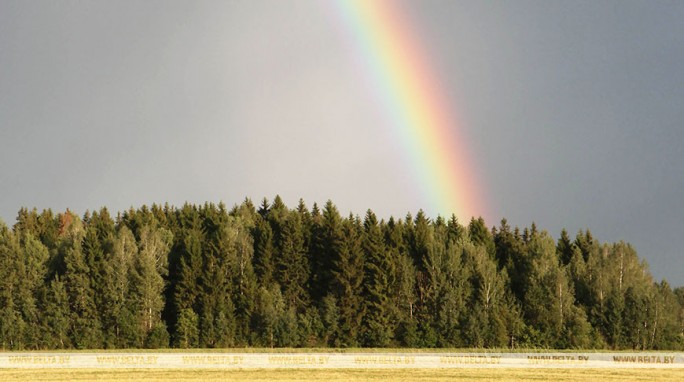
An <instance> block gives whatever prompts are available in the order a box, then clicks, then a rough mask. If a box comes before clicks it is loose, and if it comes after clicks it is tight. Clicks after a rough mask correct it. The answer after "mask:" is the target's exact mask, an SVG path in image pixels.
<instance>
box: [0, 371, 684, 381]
mask: <svg viewBox="0 0 684 382" xmlns="http://www.w3.org/2000/svg"><path fill="white" fill-rule="evenodd" d="M599 380H600V381H602V382H610V381H662V382H665V381H672V382H675V381H677V382H679V381H682V380H684V371H683V370H682V369H671V370H663V369H538V370H530V369H421V370H418V369H408V370H240V371H223V370H85V369H80V370H70V369H54V370H46V369H41V370H16V369H5V370H0V381H3V382H15V381H16V382H19V381H21V382H24V381H65V382H66V381H68V382H76V381H98V382H100V381H106V382H109V381H111V382H114V381H149V382H161V381H326V382H335V381H340V382H342V381H383V382H389V381H554V382H571V381H572V382H589V381H599Z"/></svg>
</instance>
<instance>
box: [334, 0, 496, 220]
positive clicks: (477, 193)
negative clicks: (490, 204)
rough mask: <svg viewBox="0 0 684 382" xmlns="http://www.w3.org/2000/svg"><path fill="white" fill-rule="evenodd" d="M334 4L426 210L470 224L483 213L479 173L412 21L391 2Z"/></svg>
mask: <svg viewBox="0 0 684 382" xmlns="http://www.w3.org/2000/svg"><path fill="white" fill-rule="evenodd" d="M334 4H335V13H336V14H337V15H338V16H339V18H340V19H341V20H342V25H343V26H344V29H345V30H346V31H347V34H348V35H349V36H350V37H351V41H352V45H353V48H354V50H355V51H356V52H357V54H358V57H357V59H359V60H360V63H361V67H362V68H363V71H364V72H365V75H366V77H367V79H368V81H369V82H370V83H369V85H370V86H369V87H370V88H372V89H373V90H374V92H375V93H376V94H375V96H376V98H377V99H378V100H379V102H380V103H381V105H382V107H383V109H384V111H385V113H386V115H387V117H388V119H389V122H390V124H391V131H392V132H393V135H395V136H396V137H398V139H399V141H400V143H401V145H402V146H403V148H404V149H405V152H406V153H407V163H408V166H409V167H410V170H411V173H412V175H413V176H414V178H415V184H416V185H417V187H418V188H419V189H420V192H421V193H422V195H423V196H424V198H425V199H426V200H425V202H426V203H427V204H429V207H428V208H427V211H428V212H430V213H434V212H436V213H437V214H440V215H442V216H451V214H455V215H456V216H457V217H459V218H461V219H468V220H469V219H470V218H471V217H473V216H482V215H485V214H486V211H484V209H483V203H482V200H483V198H484V197H483V193H482V189H481V188H480V186H479V184H480V183H479V182H478V180H477V178H476V175H475V173H476V171H474V170H473V169H474V167H473V165H472V164H471V163H470V161H469V159H468V158H469V155H468V150H467V148H466V144H465V142H464V139H459V136H458V133H460V131H459V130H460V126H459V123H457V122H458V121H457V118H456V117H455V115H454V114H455V113H454V112H453V111H452V110H451V109H452V108H451V107H450V106H449V102H448V99H447V98H446V97H445V96H444V91H443V90H442V89H440V87H439V82H438V81H437V80H436V78H435V76H434V74H433V72H434V71H433V70H432V68H431V67H430V66H429V65H428V57H429V56H428V55H427V53H426V52H425V51H424V50H423V49H422V47H423V44H421V41H420V40H419V39H418V36H416V33H415V27H414V26H413V23H412V21H411V20H410V19H409V18H408V17H407V15H406V13H405V12H404V11H403V10H402V9H401V8H400V6H399V4H398V2H395V1H385V0H339V1H336V2H335V3H334ZM395 139H396V138H395ZM468 220H466V221H465V222H467V221H468Z"/></svg>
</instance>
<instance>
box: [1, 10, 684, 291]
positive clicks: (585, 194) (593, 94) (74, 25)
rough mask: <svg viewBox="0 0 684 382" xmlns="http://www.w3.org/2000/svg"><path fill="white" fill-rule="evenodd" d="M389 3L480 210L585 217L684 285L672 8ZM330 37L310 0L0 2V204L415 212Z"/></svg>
mask: <svg viewBox="0 0 684 382" xmlns="http://www.w3.org/2000/svg"><path fill="white" fill-rule="evenodd" d="M404 8H405V9H406V10H407V11H408V14H409V16H410V18H411V19H412V20H414V26H415V28H416V29H415V31H414V32H415V33H416V34H417V35H418V36H419V37H420V39H421V40H422V41H423V43H424V44H425V47H426V49H425V51H426V52H429V53H430V54H431V57H430V62H431V63H433V64H434V66H435V67H434V70H435V72H436V73H437V74H438V75H439V78H440V79H441V81H442V85H443V86H444V89H445V90H446V92H447V95H448V96H449V97H450V102H452V104H453V107H454V108H455V109H457V110H458V113H459V115H460V116H461V118H462V120H463V121H464V129H465V131H464V132H463V134H464V135H465V136H467V137H469V139H470V142H469V147H470V148H471V149H472V152H473V153H474V155H475V157H474V161H475V162H476V163H477V165H478V167H479V168H480V169H481V170H482V174H480V177H481V178H482V179H483V180H484V181H485V185H484V186H485V187H486V193H487V199H488V205H489V209H490V213H491V215H492V216H486V218H487V221H488V224H489V225H498V221H499V219H500V218H501V217H507V218H508V220H509V222H510V223H511V224H513V225H519V226H526V225H529V224H530V223H531V222H532V221H535V222H537V224H538V226H540V227H542V228H545V229H548V230H549V231H550V232H551V233H552V234H553V235H556V236H557V235H558V233H559V232H560V230H561V228H563V227H566V228H567V229H568V230H569V232H570V233H571V234H572V235H574V234H575V233H576V232H577V230H579V229H583V228H589V229H591V230H592V232H593V233H594V235H595V236H596V237H598V238H599V239H601V240H603V241H618V240H625V241H629V242H631V243H633V244H634V246H635V247H636V249H637V251H638V252H639V254H640V255H641V256H642V257H643V258H644V259H646V260H647V261H648V262H649V264H650V265H651V269H652V271H653V273H654V275H655V276H656V278H663V277H666V278H667V279H668V280H669V281H670V282H671V283H672V284H675V285H684V262H683V261H682V253H681V249H680V248H681V246H680V245H678V241H679V239H680V236H681V234H682V232H683V231H682V227H683V226H684V217H683V216H684V202H683V201H682V197H681V190H682V189H683V187H684V149H682V143H683V142H684V126H682V124H683V122H684V70H683V69H682V67H683V66H682V62H684V23H682V20H684V2H678V1H648V2H646V1H640V2H629V1H587V2H582V1H571V2H569V1H557V2H552V1H531V2H526V1H500V2H497V1H487V2H484V1H469V2H459V1H420V2H409V3H404ZM347 33H348V31H345V30H344V26H342V25H340V24H339V20H338V19H336V17H335V15H334V8H333V7H331V6H330V5H329V4H328V3H325V2H319V1H272V2H257V1H240V2H225V1H216V2H213V1H212V2H207V1H193V2H185V1H181V2H174V1H130V2H128V1H112V2H81V1H59V2H54V1H7V0H2V1H0V161H1V162H2V170H0V218H2V219H3V220H4V221H5V222H7V223H9V224H12V223H13V221H14V218H15V216H16V212H17V210H18V209H19V208H20V207H21V206H29V207H33V206H35V207H38V208H39V209H42V208H52V209H53V210H56V211H59V210H63V209H65V208H66V207H69V208H71V209H72V210H75V211H78V212H79V213H82V212H84V211H85V210H86V209H91V210H92V209H96V208H99V207H101V206H103V205H106V206H108V207H109V208H110V209H112V210H122V209H125V208H128V207H130V206H135V207H137V206H140V205H141V204H151V203H153V202H158V203H164V202H169V203H171V204H176V205H180V204H182V203H183V202H185V201H189V202H193V203H202V202H204V201H220V200H223V201H225V202H226V203H227V204H229V205H231V204H234V203H239V202H240V201H241V200H242V199H243V198H244V197H245V196H249V197H251V198H252V199H253V200H254V201H255V202H257V203H258V202H259V200H260V199H261V198H262V197H264V196H266V197H268V198H272V197H273V196H274V195H275V194H280V195H282V196H283V198H284V199H285V201H286V202H287V203H288V204H289V205H291V206H294V205H295V203H296V201H297V200H298V198H299V197H302V198H304V199H305V201H307V203H309V205H310V204H311V203H313V202H314V201H316V202H319V203H323V202H325V200H327V199H332V200H333V201H334V202H336V203H337V205H338V207H339V208H340V209H341V210H342V212H343V213H347V212H349V211H353V212H354V213H358V214H362V213H363V211H365V209H366V208H369V207H370V208H373V209H374V211H375V212H376V213H378V214H379V215H380V216H383V217H388V216H389V215H395V216H404V214H405V213H406V212H408V211H411V212H415V211H417V210H418V209H420V208H427V205H428V203H426V201H425V200H423V196H422V195H421V194H420V193H419V192H418V189H419V188H418V187H416V186H415V185H413V184H412V183H411V182H412V179H410V176H409V175H407V172H406V162H405V161H406V159H405V157H406V156H405V154H404V153H403V152H402V147H401V145H400V144H399V142H397V141H395V139H394V138H393V137H392V136H391V134H388V129H387V128H386V127H384V126H383V124H385V123H386V119H385V118H384V116H383V111H382V110H380V108H379V106H378V104H377V103H376V102H375V101H374V100H373V98H372V96H371V95H370V94H369V92H368V89H367V84H366V83H365V82H364V81H365V80H364V78H363V75H362V73H361V72H360V70H359V67H358V65H356V64H355V62H354V57H353V55H354V54H355V51H354V49H353V48H352V47H350V43H349V36H348V35H347ZM428 213H430V211H428ZM431 215H432V216H434V214H431Z"/></svg>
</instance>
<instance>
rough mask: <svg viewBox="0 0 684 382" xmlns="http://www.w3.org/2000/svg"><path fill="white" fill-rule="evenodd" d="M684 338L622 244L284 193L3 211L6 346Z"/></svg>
mask: <svg viewBox="0 0 684 382" xmlns="http://www.w3.org/2000/svg"><path fill="white" fill-rule="evenodd" d="M167 346H175V347H181V348H194V347H215V348H223V347H236V346H268V347H300V346H306V347H319V346H335V347H356V346H377V347H390V346H409V347H467V346H475V347H484V348H501V347H512V348H515V347H554V348H611V349H636V350H645V349H663V350H682V349H684V289H683V288H681V287H680V288H674V289H673V288H671V287H670V285H669V284H668V283H667V282H666V281H662V282H655V281H654V280H653V278H652V277H651V275H650V273H649V272H648V267H647V265H646V264H645V263H644V262H643V261H641V260H640V259H639V257H638V256H637V253H636V251H635V250H634V248H633V247H631V246H630V245H629V244H627V243H623V242H619V243H604V244H602V243H600V242H599V241H598V240H596V239H595V238H594V237H593V236H592V234H591V233H590V232H589V231H588V230H586V231H580V232H579V233H578V234H577V236H576V237H575V238H574V240H571V239H570V236H569V235H568V233H567V232H566V231H565V230H563V231H561V233H560V237H559V238H558V240H554V239H553V238H552V237H551V236H550V235H549V234H548V233H546V232H545V231H541V230H539V229H537V227H536V225H534V224H532V225H531V226H530V227H528V228H523V229H519V228H518V227H511V226H509V224H508V222H507V221H506V220H502V221H501V224H500V226H499V227H497V228H493V229H491V230H490V229H488V228H487V226H486V224H485V222H484V220H483V219H482V218H473V219H471V220H470V222H469V224H468V225H467V227H466V226H463V225H461V224H460V223H459V221H458V219H456V217H455V216H451V217H450V218H449V219H448V220H445V219H444V218H442V217H439V216H438V217H437V218H436V219H434V220H431V219H430V218H428V217H427V216H426V215H425V213H424V212H422V211H419V212H418V213H417V214H416V215H415V218H414V217H412V216H411V215H407V216H406V217H405V218H404V219H394V218H389V219H388V220H387V221H384V220H382V221H379V220H378V218H377V217H376V216H375V214H374V213H373V212H372V211H371V210H368V211H367V213H366V215H365V217H364V220H363V223H362V222H361V220H360V218H359V217H358V216H354V215H349V216H348V217H346V218H343V217H341V216H340V214H339V212H338V210H337V208H336V207H335V205H334V204H333V203H332V201H328V202H327V203H326V204H325V205H324V207H323V209H322V210H321V209H319V208H318V206H317V205H316V204H314V205H313V206H312V209H311V211H309V210H308V209H307V207H306V205H305V204H304V201H303V200H300V201H299V203H298V205H297V207H296V208H295V209H289V208H288V207H287V206H286V205H285V204H284V203H283V201H282V199H281V198H280V197H279V196H276V197H275V198H274V200H273V203H272V204H270V203H269V202H268V201H267V200H265V199H264V201H263V202H262V203H261V205H260V206H259V207H258V208H255V206H254V205H253V204H252V202H251V201H250V200H249V199H246V200H245V201H244V202H243V203H241V204H240V205H236V206H234V207H233V208H231V209H230V210H229V209H227V208H226V206H225V205H224V204H222V203H219V204H211V203H205V204H203V205H200V206H196V205H191V204H185V205H184V206H182V207H181V208H175V207H172V206H169V205H168V204H167V205H164V206H163V207H162V206H159V205H152V206H151V207H147V206H142V207H140V208H138V209H133V208H131V209H129V210H128V211H124V212H123V213H120V214H118V215H117V217H116V219H113V218H112V217H111V216H110V214H109V212H108V210H107V209H106V208H102V209H100V210H98V211H94V212H92V213H90V212H87V213H86V214H85V215H84V216H83V218H82V219H81V218H79V217H77V216H76V215H74V214H73V213H71V212H69V211H66V212H65V213H62V214H57V215H54V214H53V213H52V211H50V210H45V211H42V212H40V213H39V212H38V211H37V210H36V209H33V210H29V209H21V210H20V211H19V213H18V215H17V221H16V224H15V225H14V226H13V227H11V228H9V227H7V226H5V225H4V224H2V223H1V222H0V348H2V349H7V350H32V349H37V350H40V349H71V348H79V349H86V348H87V349H91V348H105V347H106V348H164V347H167Z"/></svg>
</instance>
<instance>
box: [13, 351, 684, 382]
mask: <svg viewBox="0 0 684 382" xmlns="http://www.w3.org/2000/svg"><path fill="white" fill-rule="evenodd" d="M497 354H498V355H497ZM549 357H551V358H549ZM616 358H619V359H620V360H621V361H619V362H616V361H615V359H616ZM623 359H632V360H631V361H630V362H624V361H622V360H623ZM585 360H586V361H585ZM473 361H475V362H473ZM485 361H486V362H485ZM683 361H684V353H681V352H670V353H668V352H662V353H656V352H636V353H634V352H613V353H608V352H592V351H587V352H566V351H552V352H548V351H544V352H539V351H529V350H528V351H526V352H524V353H523V352H511V353H506V352H494V354H492V352H487V351H484V350H477V349H461V350H455V349H439V350H436V349H404V350H403V351H402V350H401V349H392V350H390V349H220V350H207V349H196V350H178V349H174V350H169V349H167V350H161V351H154V350H153V351H150V350H139V351H125V352H121V351H103V350H98V351H64V352H6V353H0V381H3V382H12V381H27V380H28V381H68V382H76V381H93V380H97V381H326V382H335V381H383V382H389V381H554V382H570V381H577V382H588V381H596V380H600V381H602V382H609V381H673V382H674V381H682V380H684V367H683V366H682V364H683ZM646 363H648V364H646Z"/></svg>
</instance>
